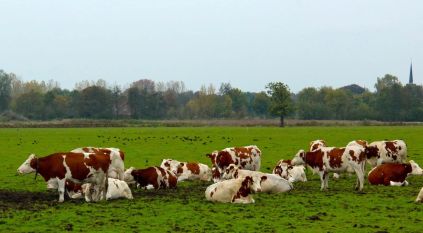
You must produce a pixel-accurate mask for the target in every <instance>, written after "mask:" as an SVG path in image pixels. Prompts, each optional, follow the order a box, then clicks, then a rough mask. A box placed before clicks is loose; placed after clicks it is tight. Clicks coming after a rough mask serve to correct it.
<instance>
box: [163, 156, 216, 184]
mask: <svg viewBox="0 0 423 233" xmlns="http://www.w3.org/2000/svg"><path fill="white" fill-rule="evenodd" d="M160 167H161V168H163V169H166V170H169V171H171V172H173V173H175V174H176V176H177V177H178V182H179V181H184V180H203V181H210V180H211V179H212V172H211V169H210V168H209V166H207V165H205V164H202V163H188V162H179V161H177V160H174V159H163V161H162V163H161V165H160Z"/></svg>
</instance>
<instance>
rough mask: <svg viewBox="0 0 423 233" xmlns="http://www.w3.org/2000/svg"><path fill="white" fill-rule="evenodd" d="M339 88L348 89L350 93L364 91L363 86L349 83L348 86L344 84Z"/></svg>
mask: <svg viewBox="0 0 423 233" xmlns="http://www.w3.org/2000/svg"><path fill="white" fill-rule="evenodd" d="M340 89H344V90H347V91H350V92H351V93H352V94H362V93H364V92H365V91H366V89H365V88H363V87H360V86H359V85H357V84H351V85H348V86H344V87H341V88H340Z"/></svg>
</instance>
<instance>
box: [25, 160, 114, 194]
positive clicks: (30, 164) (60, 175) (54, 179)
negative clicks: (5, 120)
mask: <svg viewBox="0 0 423 233" xmlns="http://www.w3.org/2000/svg"><path fill="white" fill-rule="evenodd" d="M110 163H111V160H110V157H108V156H103V155H99V154H94V153H72V152H64V153H55V154H51V155H48V156H46V157H42V158H38V157H36V156H35V155H34V154H31V155H29V157H28V159H27V160H26V161H25V162H24V163H23V164H22V165H21V166H20V167H19V168H18V173H20V174H27V173H32V172H35V177H36V176H37V174H40V175H41V176H42V177H43V178H44V180H45V181H46V182H48V183H50V184H55V185H57V189H58V191H59V202H63V201H64V193H65V182H66V180H70V181H72V182H74V183H78V184H79V183H81V184H83V183H92V184H94V185H95V188H94V194H93V195H94V197H95V198H94V199H95V200H99V199H100V197H99V196H100V193H101V191H105V190H106V188H107V182H106V179H107V174H108V172H109V165H110ZM103 195H104V198H105V195H106V192H104V194H103Z"/></svg>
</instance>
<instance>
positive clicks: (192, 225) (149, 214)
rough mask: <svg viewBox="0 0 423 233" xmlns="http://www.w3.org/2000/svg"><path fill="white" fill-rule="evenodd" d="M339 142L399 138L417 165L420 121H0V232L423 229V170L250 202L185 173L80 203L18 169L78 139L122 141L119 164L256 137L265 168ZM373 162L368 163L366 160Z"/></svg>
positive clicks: (200, 157) (421, 155) (84, 142)
mask: <svg viewBox="0 0 423 233" xmlns="http://www.w3.org/2000/svg"><path fill="white" fill-rule="evenodd" d="M315 139H324V140H326V142H327V143H328V144H329V145H333V146H345V145H346V144H347V143H348V142H349V141H351V140H354V139H365V140H368V141H375V140H383V139H403V140H405V141H406V143H407V145H408V156H409V159H413V160H415V161H416V162H418V163H419V164H420V165H421V166H423V140H422V139H423V127H417V126H410V127H401V126H389V127H292V128H267V127H249V128H247V127H193V128H188V127H187V128H64V129H62V128H60V129H50V128H49V129H0V146H1V148H2V150H1V152H0V161H1V162H0V164H1V166H0V232H46V231H50V232H63V231H76V232H81V231H82V232H423V204H415V203H414V199H415V198H416V195H417V194H418V192H419V190H420V188H421V187H422V186H423V177H409V178H408V181H409V182H410V185H409V186H407V187H381V186H370V185H368V182H367V181H366V184H365V186H364V193H357V192H356V191H354V189H353V187H354V184H355V176H348V175H344V176H343V177H342V178H341V179H340V180H336V181H334V180H332V179H330V180H329V188H330V189H329V190H328V191H326V192H322V191H320V180H319V178H318V176H317V175H312V174H311V172H310V171H308V172H307V178H308V179H309V181H308V182H306V183H295V184H294V187H295V190H293V191H292V192H290V193H282V194H277V195H270V194H255V195H254V199H255V200H256V203H255V204H251V205H240V204H218V203H211V202H207V201H206V200H205V198H204V190H205V189H206V187H207V186H208V185H209V183H203V182H188V181H187V182H184V183H181V184H179V187H178V189H177V190H159V191H153V190H150V191H143V190H135V191H134V192H133V193H134V196H135V199H134V200H115V201H108V202H105V201H103V202H99V203H85V202H84V201H82V200H66V201H65V203H63V204H59V203H57V201H56V200H57V199H58V194H57V193H55V192H51V191H47V190H46V185H45V182H44V181H43V179H42V178H41V177H40V176H39V177H38V178H37V180H36V181H34V174H30V175H25V176H18V175H16V169H17V168H18V166H19V165H20V164H21V163H22V162H23V161H24V160H26V158H27V157H28V155H29V154H30V153H35V154H36V155H37V156H46V155H49V154H51V153H53V152H60V151H69V150H71V149H74V148H77V147H83V146H98V147H118V148H121V149H122V150H123V151H125V153H126V157H125V166H126V167H130V166H134V167H137V168H143V167H147V166H152V165H159V164H160V162H161V160H162V159H163V158H174V159H177V160H180V161H199V162H202V163H206V164H209V165H210V161H209V160H208V158H207V157H206V156H205V154H206V153H209V152H211V151H213V150H215V149H222V148H225V147H230V146H244V145H253V144H255V145H257V146H258V147H259V148H260V149H261V150H262V169H261V170H262V171H265V172H271V170H272V168H273V166H274V165H275V163H276V162H277V161H278V160H279V159H281V158H286V159H288V158H292V157H293V155H294V154H295V153H296V152H297V151H298V150H299V149H308V144H309V142H310V141H311V140H315ZM367 169H369V168H367Z"/></svg>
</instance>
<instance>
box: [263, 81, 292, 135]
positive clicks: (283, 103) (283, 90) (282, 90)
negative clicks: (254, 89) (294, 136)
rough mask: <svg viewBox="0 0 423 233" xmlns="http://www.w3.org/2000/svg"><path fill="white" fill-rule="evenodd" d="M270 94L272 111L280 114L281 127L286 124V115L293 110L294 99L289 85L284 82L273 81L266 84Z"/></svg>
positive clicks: (270, 108)
mask: <svg viewBox="0 0 423 233" xmlns="http://www.w3.org/2000/svg"><path fill="white" fill-rule="evenodd" d="M266 89H267V94H269V95H270V107H269V111H270V113H272V114H274V115H278V116H280V125H279V126H280V127H284V126H285V122H284V117H285V116H286V115H288V114H289V113H291V112H292V110H293V107H292V105H293V104H292V99H291V92H290V91H289V87H288V86H287V85H286V84H284V83H282V82H271V83H269V84H267V85H266Z"/></svg>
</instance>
